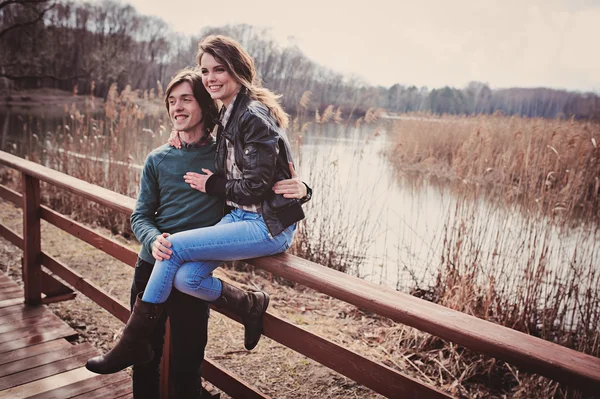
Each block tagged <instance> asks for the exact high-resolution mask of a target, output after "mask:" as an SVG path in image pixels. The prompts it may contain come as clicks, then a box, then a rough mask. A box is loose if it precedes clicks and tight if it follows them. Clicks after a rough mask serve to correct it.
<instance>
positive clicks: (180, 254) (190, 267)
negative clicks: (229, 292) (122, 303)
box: [142, 208, 296, 303]
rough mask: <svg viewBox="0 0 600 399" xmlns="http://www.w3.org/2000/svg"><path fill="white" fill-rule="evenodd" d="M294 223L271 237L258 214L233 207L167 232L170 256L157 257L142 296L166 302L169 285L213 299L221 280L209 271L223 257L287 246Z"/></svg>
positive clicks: (257, 254) (263, 253) (275, 250)
mask: <svg viewBox="0 0 600 399" xmlns="http://www.w3.org/2000/svg"><path fill="white" fill-rule="evenodd" d="M295 231H296V225H295V224H294V225H292V226H290V227H288V228H287V229H285V230H284V231H283V232H282V233H280V234H278V235H277V236H275V237H271V235H270V233H269V230H268V229H267V226H266V224H265V222H264V220H263V218H262V215H260V214H257V213H253V212H246V211H243V210H241V209H237V208H235V209H234V210H233V211H232V212H231V213H229V214H228V215H225V216H224V217H223V219H221V221H220V222H219V223H217V224H216V225H214V226H211V227H203V228H200V229H194V230H188V231H183V232H181V233H176V234H173V235H170V236H169V237H168V238H167V239H168V240H169V242H170V243H171V250H172V251H173V253H172V254H171V258H170V259H169V260H162V261H157V262H156V263H155V264H154V269H153V270H152V275H151V276H150V280H149V281H148V285H147V286H146V290H145V291H144V296H143V298H142V299H143V300H144V301H146V302H151V303H163V302H166V300H167V298H168V297H169V294H170V293H171V289H172V287H173V286H174V287H175V288H176V289H177V290H179V291H181V292H183V293H185V294H189V295H192V296H195V297H197V298H201V299H204V300H205V301H210V302H212V301H214V300H216V299H217V298H218V297H219V296H220V295H221V288H222V286H221V280H219V279H218V278H215V277H212V276H211V273H212V271H213V270H214V269H216V268H217V267H218V266H219V265H220V264H221V263H223V261H231V260H242V259H250V258H257V257H260V256H268V255H274V254H278V253H280V252H283V251H285V250H286V249H288V248H289V247H290V245H291V243H292V239H293V238H294V232H295Z"/></svg>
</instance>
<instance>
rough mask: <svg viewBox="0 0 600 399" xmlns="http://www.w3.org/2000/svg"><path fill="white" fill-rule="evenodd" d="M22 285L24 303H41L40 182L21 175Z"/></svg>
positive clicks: (26, 175)
mask: <svg viewBox="0 0 600 399" xmlns="http://www.w3.org/2000/svg"><path fill="white" fill-rule="evenodd" d="M22 182H23V283H24V285H25V303H26V304H28V305H37V304H39V303H41V302H42V276H41V274H42V263H41V260H42V259H41V253H42V247H41V232H40V205H41V196H40V181H39V180H38V179H36V178H35V177H32V176H30V175H28V174H26V173H23V178H22Z"/></svg>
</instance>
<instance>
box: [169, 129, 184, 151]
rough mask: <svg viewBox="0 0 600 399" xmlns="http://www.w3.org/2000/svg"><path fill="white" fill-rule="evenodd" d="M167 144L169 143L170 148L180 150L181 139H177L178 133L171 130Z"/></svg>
mask: <svg viewBox="0 0 600 399" xmlns="http://www.w3.org/2000/svg"><path fill="white" fill-rule="evenodd" d="M167 143H169V145H170V146H171V147H175V148H177V149H179V148H181V139H180V138H179V132H178V131H177V130H171V135H170V136H169V139H168V140H167Z"/></svg>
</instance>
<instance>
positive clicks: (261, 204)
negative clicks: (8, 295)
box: [86, 36, 310, 374]
mask: <svg viewBox="0 0 600 399" xmlns="http://www.w3.org/2000/svg"><path fill="white" fill-rule="evenodd" d="M196 61H197V63H198V65H199V66H200V68H201V74H202V82H203V84H204V87H205V88H206V90H207V91H208V93H209V94H210V95H211V97H212V98H213V99H214V100H220V101H221V102H222V103H223V107H222V108H221V112H220V114H219V120H220V121H219V126H218V131H217V153H216V159H215V170H216V173H214V174H213V173H212V172H211V171H210V170H207V169H203V172H205V174H204V175H202V174H198V173H187V174H186V176H185V181H186V182H187V183H189V184H190V186H191V187H192V188H194V189H197V190H200V191H202V192H204V193H207V194H209V195H216V196H220V197H222V198H224V199H225V200H226V202H227V205H229V206H230V207H232V211H231V212H230V213H229V214H227V215H226V216H225V217H223V219H221V221H220V222H219V223H217V224H216V225H215V226H212V227H206V228H200V229H195V230H189V231H185V232H182V233H177V234H173V235H171V236H169V237H168V241H169V243H170V245H171V247H170V249H164V250H165V251H168V250H170V251H172V253H171V254H170V257H168V259H165V260H162V261H157V262H156V264H155V266H154V270H153V271H152V275H151V276H150V280H149V282H148V285H147V287H146V290H145V292H144V293H143V296H142V297H141V298H140V297H139V296H138V298H137V301H136V304H135V306H134V309H133V311H132V314H131V317H130V318H129V321H128V323H127V325H126V326H125V329H124V331H123V334H122V337H121V339H120V341H119V342H118V343H117V345H116V346H115V347H114V348H113V349H112V350H111V351H109V352H108V353H107V354H106V355H104V356H99V357H96V358H93V359H90V360H89V361H88V362H87V364H86V367H87V368H88V369H89V370H91V371H94V372H96V373H102V374H107V373H114V372H117V371H119V370H121V369H123V368H125V367H128V366H130V365H132V364H140V363H144V362H148V361H150V360H151V359H152V357H153V354H152V350H151V349H150V347H149V345H148V343H147V340H146V338H147V337H148V335H149V334H150V332H151V331H152V329H153V328H154V325H155V322H156V320H157V319H158V317H159V316H160V314H161V312H162V310H163V304H164V302H165V301H166V300H167V298H168V297H169V294H170V292H171V289H172V287H173V286H174V287H175V288H176V289H178V290H179V291H181V292H183V293H186V294H189V295H193V296H196V297H198V298H202V299H204V300H206V301H209V302H214V303H215V304H216V305H218V306H220V307H223V308H225V309H227V310H229V311H231V312H233V313H235V314H238V315H239V316H240V317H241V319H242V322H243V324H244V327H245V336H244V345H245V347H246V349H248V350H251V349H252V348H254V347H255V346H256V344H257V343H258V341H259V339H260V336H261V334H262V319H263V315H264V313H265V312H266V310H267V307H268V305H269V295H268V294H267V293H266V292H261V291H258V292H250V291H243V290H241V289H239V288H236V287H234V286H232V285H229V284H227V283H225V282H223V281H222V280H220V279H218V278H215V277H212V275H211V273H212V271H213V270H214V269H215V268H217V267H218V266H219V265H220V264H221V263H222V262H223V261H232V260H241V259H249V258H256V257H260V256H268V255H274V254H277V253H280V252H283V251H285V250H286V249H288V248H289V247H290V244H291V243H292V239H293V236H294V232H295V229H296V222H298V221H299V220H301V219H302V218H304V213H303V211H302V207H301V204H302V203H303V202H305V201H307V200H308V199H310V189H309V188H308V186H306V190H303V193H302V195H304V197H303V198H300V197H302V195H300V194H299V190H297V189H296V190H286V189H285V188H282V189H277V191H278V192H281V193H282V194H276V193H275V192H274V191H273V187H274V185H275V187H277V182H280V181H282V180H284V179H289V178H290V177H294V176H291V175H294V170H293V167H292V166H291V165H292V158H291V153H290V148H289V143H288V141H287V137H286V134H285V132H284V130H283V129H284V128H285V127H287V124H288V116H287V114H286V113H285V112H284V111H283V109H282V108H281V106H280V104H279V102H278V96H276V95H275V94H274V93H272V92H271V91H269V90H267V89H265V88H262V87H261V86H260V84H259V83H258V79H257V77H256V70H255V67H254V61H253V59H252V58H251V57H250V56H249V55H248V53H247V52H246V51H245V50H244V49H243V48H242V47H241V46H240V45H239V44H238V43H237V42H235V41H234V40H232V39H230V38H227V37H224V36H209V37H207V38H205V39H204V40H203V41H202V42H201V43H200V44H199V50H198V55H197V58H196ZM174 138H175V136H172V137H171V141H170V143H171V144H173V145H177V144H180V143H179V142H178V140H174ZM302 186H304V185H302ZM284 193H285V194H284ZM297 198H300V199H297ZM166 245H167V246H168V244H166ZM190 317H194V315H190Z"/></svg>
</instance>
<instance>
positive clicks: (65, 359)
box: [0, 272, 133, 399]
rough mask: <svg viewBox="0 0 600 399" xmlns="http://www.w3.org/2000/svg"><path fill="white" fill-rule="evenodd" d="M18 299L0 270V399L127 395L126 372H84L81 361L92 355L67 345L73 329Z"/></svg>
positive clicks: (15, 289) (15, 287)
mask: <svg viewBox="0 0 600 399" xmlns="http://www.w3.org/2000/svg"><path fill="white" fill-rule="evenodd" d="M23 298H24V293H23V289H22V288H21V287H19V286H18V285H17V284H16V283H15V282H13V281H12V280H11V279H9V278H8V277H7V276H6V275H4V274H3V273H1V272H0V399H21V398H35V399H67V398H78V399H80V398H123V399H125V398H132V397H133V395H132V392H131V389H132V388H131V379H130V377H129V375H128V374H127V373H125V372H120V373H116V374H111V375H97V374H94V373H91V372H89V371H88V370H87V369H86V368H85V367H84V365H85V362H86V360H87V359H89V358H90V357H92V356H95V355H97V354H98V351H97V350H96V349H95V348H94V347H93V346H92V345H90V344H88V343H85V344H79V345H72V344H71V343H69V342H68V341H67V338H69V337H74V336H75V335H77V332H76V331H75V330H73V329H72V328H71V327H69V326H68V325H67V324H66V323H65V322H63V321H62V320H61V319H59V318H58V317H57V316H56V315H54V313H52V312H51V311H50V310H49V309H48V308H47V307H46V306H44V305H40V306H26V305H25V304H24V303H23V302H24V299H23Z"/></svg>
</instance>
